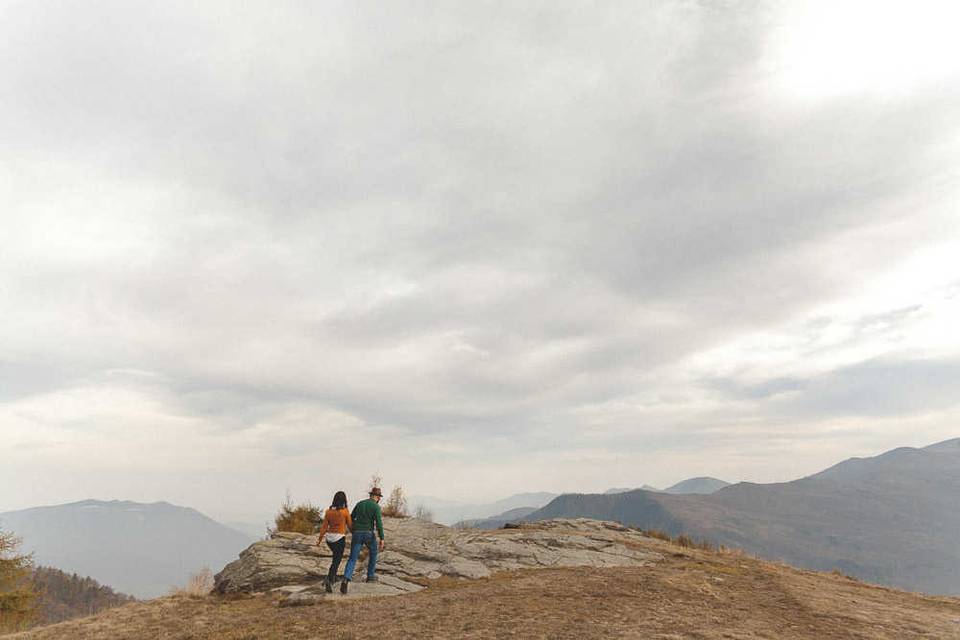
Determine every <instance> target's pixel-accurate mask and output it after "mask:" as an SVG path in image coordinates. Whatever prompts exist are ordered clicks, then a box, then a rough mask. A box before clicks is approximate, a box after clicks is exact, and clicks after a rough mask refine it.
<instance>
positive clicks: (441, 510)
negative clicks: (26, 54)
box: [407, 491, 557, 525]
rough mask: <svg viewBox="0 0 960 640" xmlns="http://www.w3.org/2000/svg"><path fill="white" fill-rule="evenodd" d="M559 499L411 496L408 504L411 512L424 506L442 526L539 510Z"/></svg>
mask: <svg viewBox="0 0 960 640" xmlns="http://www.w3.org/2000/svg"><path fill="white" fill-rule="evenodd" d="M556 497H557V494H556V493H547V492H545V491H540V492H534V493H518V494H515V495H512V496H510V497H508V498H503V499H501V500H496V501H495V502H484V503H468V502H455V501H452V500H444V499H442V498H434V497H431V496H411V497H409V498H408V499H407V504H408V505H410V508H411V510H413V509H416V507H417V506H419V505H423V506H424V507H426V508H427V509H429V510H430V511H431V512H432V513H433V519H434V520H435V521H437V522H439V523H440V524H447V525H449V524H453V523H455V522H460V521H463V520H476V519H480V518H489V517H492V516H497V515H499V514H501V513H503V512H505V511H509V510H511V509H517V508H519V507H532V508H534V509H538V508H540V507H542V506H543V505H545V504H547V503H548V502H550V501H551V500H553V499H554V498H556Z"/></svg>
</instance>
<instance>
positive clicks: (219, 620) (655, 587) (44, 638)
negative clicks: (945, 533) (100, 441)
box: [5, 540, 960, 640]
mask: <svg viewBox="0 0 960 640" xmlns="http://www.w3.org/2000/svg"><path fill="white" fill-rule="evenodd" d="M648 544H649V546H648V548H649V549H651V550H656V551H660V552H661V553H663V552H664V551H669V550H670V549H673V550H674V551H673V552H670V553H665V554H664V555H665V560H663V561H662V562H659V563H656V564H653V565H651V566H648V567H634V568H606V569H595V568H566V569H541V570H526V571H514V572H507V573H499V574H496V575H494V576H493V577H491V578H487V579H484V580H472V581H465V580H453V579H449V578H445V579H441V580H435V581H430V582H429V588H428V589H427V590H425V591H422V592H420V593H416V594H410V595H407V596H399V597H393V598H387V599H376V600H352V601H343V600H338V599H337V598H336V597H334V598H332V599H331V600H330V601H329V602H324V603H322V604H319V605H316V606H312V607H302V608H278V607H276V600H275V599H272V598H270V597H255V598H221V597H215V596H208V597H203V598H196V597H187V596H183V595H177V596H172V597H168V598H162V599H160V600H155V601H152V602H147V603H137V604H132V605H128V606H125V607H121V608H119V609H113V610H111V611H109V612H105V613H102V614H100V615H97V616H94V617H91V618H86V619H84V620H79V621H70V622H66V623H62V624H60V625H56V626H53V627H47V628H42V629H37V630H34V631H31V632H28V633H26V634H21V635H18V636H13V638H16V639H17V640H54V639H60V638H71V639H75V640H119V639H121V638H123V639H126V638H150V639H156V640H187V639H196V640H214V639H217V640H281V639H283V640H286V639H290V640H293V639H297V640H308V639H314V638H316V639H319V638H341V639H351V640H366V639H371V640H372V639H380V638H576V639H577V640H592V639H599V638H650V639H660V640H667V639H679V638H699V639H707V640H712V639H717V640H719V639H721V638H722V639H727V640H733V639H747V638H751V639H756V638H777V639H780V640H800V639H805V640H806V639H809V638H818V639H823V640H841V639H844V640H846V639H848V638H854V639H861V640H868V639H869V640H894V639H896V640H901V639H902V640H912V639H919V638H926V639H930V638H935V639H947V640H958V639H960V599H955V598H933V597H927V596H922V595H919V594H913V593H906V592H900V591H896V590H893V589H887V588H883V587H875V586H871V585H866V584H862V583H858V582H854V581H851V580H848V579H847V578H845V577H842V576H834V575H831V574H829V573H816V572H811V571H800V570H797V569H792V568H789V567H784V566H782V565H777V564H771V563H765V562H761V561H759V560H756V559H754V558H750V557H747V556H746V555H744V554H739V553H729V552H725V553H718V552H709V551H704V550H701V549H697V548H683V547H679V546H678V545H677V544H676V543H675V542H673V541H671V542H669V543H667V542H662V541H658V540H650V542H649V543H648ZM5 640H6V639H5Z"/></svg>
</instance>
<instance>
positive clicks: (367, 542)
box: [317, 487, 383, 593]
mask: <svg viewBox="0 0 960 640" xmlns="http://www.w3.org/2000/svg"><path fill="white" fill-rule="evenodd" d="M381 498H383V492H381V491H380V487H374V488H372V489H370V498H369V499H367V500H361V501H360V502H358V503H357V504H356V505H355V506H354V507H353V513H351V512H350V510H349V509H348V508H347V494H345V493H344V492H343V491H337V493H336V494H334V496H333V504H331V505H330V508H329V509H327V511H326V513H324V514H323V524H322V525H321V526H320V537H319V538H317V544H318V545H319V544H320V541H321V540H322V541H324V542H326V543H327V546H328V547H330V551H332V552H333V561H332V562H331V563H330V571H329V572H328V573H327V577H326V578H325V579H324V587H326V589H327V593H332V592H333V583H334V582H335V581H336V579H337V571H338V570H339V569H340V561H341V560H343V551H344V548H345V547H346V545H347V531H350V532H352V533H353V535H352V536H351V538H350V559H349V560H347V568H346V569H344V571H343V582H341V583H340V593H346V592H347V589H348V585H349V584H350V581H351V580H352V579H353V570H354V568H355V567H356V566H357V559H358V558H359V557H360V550H361V549H362V548H363V547H367V548H368V549H369V550H370V559H369V561H368V562H367V582H376V581H377V573H376V571H377V552H378V551H383V516H382V515H381V513H380V504H379V503H380V499H381ZM374 530H376V533H377V534H378V535H379V536H380V541H379V543H378V542H377V538H376V536H374Z"/></svg>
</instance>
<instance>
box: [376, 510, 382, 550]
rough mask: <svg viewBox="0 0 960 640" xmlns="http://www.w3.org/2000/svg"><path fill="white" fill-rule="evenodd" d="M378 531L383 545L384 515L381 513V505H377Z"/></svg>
mask: <svg viewBox="0 0 960 640" xmlns="http://www.w3.org/2000/svg"><path fill="white" fill-rule="evenodd" d="M377 533H379V534H380V545H381V546H382V545H383V517H382V516H381V515H380V505H377Z"/></svg>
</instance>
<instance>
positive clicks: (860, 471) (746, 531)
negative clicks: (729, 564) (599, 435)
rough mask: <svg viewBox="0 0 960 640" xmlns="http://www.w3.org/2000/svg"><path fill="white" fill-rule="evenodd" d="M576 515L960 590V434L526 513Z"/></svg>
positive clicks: (559, 502) (882, 579) (872, 577)
mask: <svg viewBox="0 0 960 640" xmlns="http://www.w3.org/2000/svg"><path fill="white" fill-rule="evenodd" d="M572 517H589V518H600V519H607V520H616V521H619V522H622V523H624V524H628V525H634V526H639V527H643V528H648V529H663V530H664V531H667V532H669V533H672V534H678V533H681V532H685V533H688V534H691V535H694V536H697V537H701V538H706V539H709V540H711V541H713V542H715V543H718V544H725V545H728V546H732V547H738V548H741V549H744V550H746V551H748V552H751V553H756V554H758V555H760V556H763V557H766V558H773V559H782V560H785V561H786V562H788V563H791V564H795V565H798V566H802V567H808V568H812V569H818V570H830V569H834V568H837V569H840V570H841V571H843V572H844V573H847V574H850V575H854V576H857V577H860V578H863V579H866V580H869V581H873V582H879V583H883V584H889V585H892V586H897V587H902V588H906V589H911V590H921V591H928V592H932V593H942V594H960V438H958V439H954V440H948V441H945V442H940V443H937V444H934V445H930V446H928V447H924V448H922V449H913V448H899V449H894V450H892V451H888V452H886V453H884V454H881V455H879V456H876V457H872V458H851V459H849V460H846V461H844V462H841V463H839V464H837V465H834V466H832V467H830V468H828V469H826V470H824V471H821V472H820V473H817V474H814V475H811V476H808V477H806V478H801V479H799V480H794V481H792V482H783V483H775V484H754V483H749V482H741V483H738V484H734V485H729V486H726V487H724V488H722V489H720V490H719V491H717V492H715V493H713V494H710V495H672V494H667V493H654V492H650V491H643V490H635V491H630V492H626V493H619V494H611V495H598V494H568V495H562V496H559V497H557V498H556V499H554V500H553V501H551V502H550V503H549V504H548V505H546V506H544V507H543V508H542V509H539V510H537V511H535V512H533V513H531V514H529V515H528V516H526V518H525V519H528V520H541V519H548V518H572Z"/></svg>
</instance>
